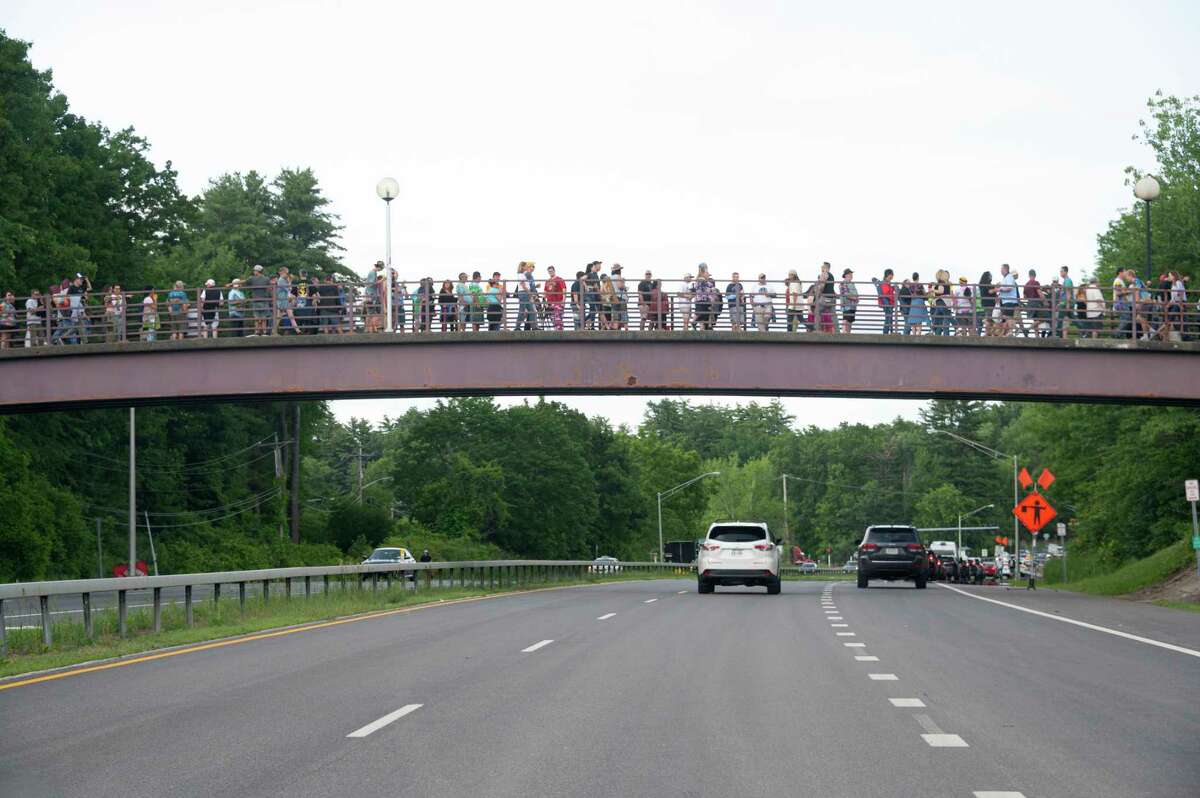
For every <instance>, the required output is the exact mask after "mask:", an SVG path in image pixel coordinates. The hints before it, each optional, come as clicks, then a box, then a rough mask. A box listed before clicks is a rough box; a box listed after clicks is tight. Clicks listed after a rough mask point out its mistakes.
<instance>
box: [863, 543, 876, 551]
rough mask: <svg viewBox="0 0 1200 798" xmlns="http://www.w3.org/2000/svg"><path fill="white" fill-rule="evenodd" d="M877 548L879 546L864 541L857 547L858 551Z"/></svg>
mask: <svg viewBox="0 0 1200 798" xmlns="http://www.w3.org/2000/svg"><path fill="white" fill-rule="evenodd" d="M878 549H879V546H877V545H875V544H874V543H864V544H862V545H861V546H859V547H858V550H859V551H877V550H878Z"/></svg>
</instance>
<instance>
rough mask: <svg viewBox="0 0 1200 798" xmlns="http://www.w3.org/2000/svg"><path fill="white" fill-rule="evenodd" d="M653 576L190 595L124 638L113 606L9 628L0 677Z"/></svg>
mask: <svg viewBox="0 0 1200 798" xmlns="http://www.w3.org/2000/svg"><path fill="white" fill-rule="evenodd" d="M654 578H672V579H675V578H678V577H677V576H675V575H674V574H669V575H668V574H664V575H662V576H661V577H657V576H656V575H655V574H650V573H637V574H629V575H625V574H612V575H605V576H603V577H596V578H586V579H573V580H570V581H559V582H554V581H548V582H530V583H529V584H523V585H522V586H521V587H519V588H517V587H503V588H501V587H496V588H488V587H486V586H485V587H432V588H430V587H426V586H424V585H422V586H421V589H420V590H415V591H414V590H411V589H408V588H406V587H403V586H401V585H400V583H398V582H397V583H396V584H394V585H393V586H392V587H390V588H385V587H384V586H383V585H382V584H381V585H380V587H379V589H378V590H377V591H372V590H370V589H369V588H367V589H362V590H359V589H353V588H352V589H349V590H347V591H345V592H342V591H341V590H332V591H330V592H329V593H323V592H322V593H315V594H313V596H312V597H310V598H307V599H306V598H304V596H303V594H300V595H298V596H293V597H292V598H291V599H290V600H289V599H285V598H283V597H282V596H280V595H279V594H278V593H275V594H273V596H272V598H271V599H270V601H268V602H265V603H264V602H263V601H262V599H261V598H260V597H257V596H255V597H253V598H250V597H248V598H247V600H246V611H245V612H244V613H243V612H241V611H239V605H238V600H237V597H236V596H234V597H232V598H223V599H222V600H221V602H220V603H214V602H212V601H211V600H210V601H196V602H195V603H194V604H193V611H192V616H193V625H192V626H191V627H188V626H187V624H186V616H185V613H184V608H183V605H182V604H167V603H165V602H164V603H163V607H162V631H161V632H158V633H155V632H154V631H153V626H154V621H153V615H152V614H151V612H150V610H149V609H138V610H131V611H130V612H129V614H128V616H127V626H128V628H129V636H128V637H125V638H121V637H120V636H119V635H118V630H117V613H116V611H115V610H113V609H105V610H98V611H96V612H94V613H93V614H92V624H93V637H92V639H90V640H89V639H88V637H87V635H86V634H84V627H83V623H82V621H81V620H79V621H77V620H61V621H55V622H54V623H53V625H52V629H51V632H52V640H53V642H52V644H51V645H50V647H49V648H47V647H45V646H43V645H42V630H41V627H37V628H27V629H9V630H8V636H7V637H8V656H7V657H5V658H0V677H5V676H14V675H17V674H22V673H30V672H33V671H41V670H48V669H52V668H61V667H65V666H68V665H77V664H79V663H81V662H89V661H92V660H100V659H110V658H113V657H123V656H128V655H131V654H138V653H142V652H146V651H152V650H154V649H160V648H169V647H172V646H180V645H188V644H192V643H202V642H205V641H210V640H217V639H220V638H224V637H234V636H237V635H243V634H250V633H254V632H262V631H265V630H268V629H278V628H281V627H286V626H295V625H297V624H306V623H313V622H318V621H326V620H330V619H333V618H342V617H346V616H353V615H358V614H361V613H370V612H379V611H382V610H392V609H399V608H403V607H413V606H417V605H420V604H431V603H432V604H436V603H438V602H440V601H449V600H453V599H460V598H470V597H472V596H483V595H494V594H497V593H511V592H520V591H522V590H530V589H538V588H545V587H564V586H570V585H589V584H600V583H602V582H615V581H633V580H642V579H654Z"/></svg>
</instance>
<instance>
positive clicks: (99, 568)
mask: <svg viewBox="0 0 1200 798" xmlns="http://www.w3.org/2000/svg"><path fill="white" fill-rule="evenodd" d="M96 578H97V579H103V578H104V553H103V551H102V550H101V547H100V519H99V518H97V519H96Z"/></svg>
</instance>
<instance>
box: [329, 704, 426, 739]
mask: <svg viewBox="0 0 1200 798" xmlns="http://www.w3.org/2000/svg"><path fill="white" fill-rule="evenodd" d="M420 708H421V704H406V705H405V706H402V707H400V708H399V709H397V710H396V711H395V712H389V713H388V714H386V715H384V716H383V717H382V718H380V719H379V720H373V721H371V722H370V723H368V724H367V725H366V726H363V727H362V728H361V729H355V730H354V731H352V732H350V733H349V734H347V735H346V736H347V737H366V736H367V735H368V734H372V733H374V732H377V731H379V730H380V729H382V728H383V727H384V726H386V725H388V724H389V723H391V722H393V721H397V720H399V719H400V718H402V717H404V716H405V715H407V714H408V713H410V712H415V711H416V710H418V709H420Z"/></svg>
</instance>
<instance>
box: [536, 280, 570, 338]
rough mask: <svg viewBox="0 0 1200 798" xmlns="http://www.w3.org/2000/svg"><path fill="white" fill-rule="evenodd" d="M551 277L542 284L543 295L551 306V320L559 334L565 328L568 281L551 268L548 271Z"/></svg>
mask: <svg viewBox="0 0 1200 798" xmlns="http://www.w3.org/2000/svg"><path fill="white" fill-rule="evenodd" d="M546 271H547V272H549V274H550V277H549V278H548V279H547V280H546V282H545V283H543V284H542V295H543V296H544V297H546V304H547V305H549V306H550V320H551V323H553V325H554V329H556V330H558V331H559V332H561V331H562V328H563V299H564V297H566V295H567V281H566V280H564V279H563V278H561V277H559V276H558V273H557V272H555V271H554V267H553V266H551V267H550V268H549V269H547V270H546Z"/></svg>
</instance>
